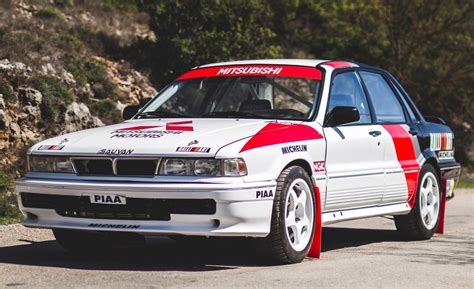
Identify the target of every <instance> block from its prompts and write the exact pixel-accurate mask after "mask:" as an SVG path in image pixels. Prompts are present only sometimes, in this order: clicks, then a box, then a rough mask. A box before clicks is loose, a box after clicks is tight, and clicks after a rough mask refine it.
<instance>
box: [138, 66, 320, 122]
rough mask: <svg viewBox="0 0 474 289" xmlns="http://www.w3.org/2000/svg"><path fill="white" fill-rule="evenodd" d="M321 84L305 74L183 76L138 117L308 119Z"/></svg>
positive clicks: (148, 105)
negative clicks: (304, 76)
mask: <svg viewBox="0 0 474 289" xmlns="http://www.w3.org/2000/svg"><path fill="white" fill-rule="evenodd" d="M313 70H315V71H316V69H313ZM319 86H320V81H319V80H318V79H314V78H301V77H274V76H225V77H223V76H210V77H197V78H188V79H182V78H180V80H178V81H176V82H174V83H173V84H171V85H170V86H169V87H168V88H167V89H165V90H164V91H163V92H161V93H160V94H159V95H157V96H156V97H155V98H154V99H153V100H152V101H150V102H149V103H148V104H147V106H146V107H145V108H144V109H143V110H142V111H141V113H140V114H139V115H138V116H137V118H160V117H171V118H173V117H186V118H188V117H189V118H210V117H219V118H227V117H228V118H254V119H255V118H257V119H259V118H263V119H288V120H307V119H309V117H310V116H311V112H312V109H313V106H314V104H315V98H316V96H317V95H318V93H317V92H318V90H319Z"/></svg>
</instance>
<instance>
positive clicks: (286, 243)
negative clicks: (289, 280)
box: [261, 166, 315, 264]
mask: <svg viewBox="0 0 474 289" xmlns="http://www.w3.org/2000/svg"><path fill="white" fill-rule="evenodd" d="M314 216H315V202H314V192H313V189H312V186H311V180H310V178H309V176H308V174H307V173H306V171H305V170H304V169H303V168H301V167H299V166H293V167H289V168H287V169H285V170H284V171H283V172H282V173H281V174H280V176H279V178H278V180H277V189H276V192H275V198H274V200H273V212H272V221H271V231H270V234H269V235H268V236H267V237H266V238H264V239H262V240H261V242H262V246H263V249H264V250H265V253H266V254H267V256H268V257H269V258H270V259H272V260H274V261H275V262H277V263H283V264H289V263H298V262H301V261H302V260H303V259H304V258H305V257H306V255H307V254H308V251H309V249H310V246H311V242H312V241H313V232H314V219H315V218H314Z"/></svg>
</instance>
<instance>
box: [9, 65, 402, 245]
mask: <svg viewBox="0 0 474 289" xmlns="http://www.w3.org/2000/svg"><path fill="white" fill-rule="evenodd" d="M322 62H323V60H293V59H283V60H248V61H236V62H226V63H218V64H209V65H204V66H202V67H210V66H219V65H244V64H275V65H299V66H306V67H316V66H317V65H318V64H321V63H322ZM322 67H323V68H324V69H325V77H324V83H323V84H322V85H323V87H322V89H323V91H322V98H321V100H320V108H319V111H318V112H317V113H316V120H315V121H313V122H301V121H277V120H252V119H229V118H225V119H217V118H212V119H191V118H186V119H176V118H173V119H148V120H131V121H126V122H124V123H121V124H117V125H112V126H107V127H101V128H95V129H89V130H83V131H80V132H76V133H71V134H67V135H63V136H58V137H55V138H52V139H48V140H44V141H42V142H41V143H39V144H36V145H35V146H33V147H32V148H31V149H30V150H29V153H30V154H33V155H39V154H41V155H46V154H48V155H63V156H97V155H98V152H99V151H100V150H103V149H112V150H114V149H117V150H119V149H128V150H133V153H132V154H131V155H132V156H138V157H196V158H199V157H214V158H218V159H222V158H236V157H239V158H243V159H244V160H245V162H246V165H247V171H248V175H246V176H244V177H236V178H230V177H222V178H220V177H217V178H203V177H169V176H156V177H153V178H147V179H144V178H136V177H97V176H94V177H84V176H77V175H65V174H48V173H30V174H28V175H27V178H25V179H21V180H19V181H18V182H17V187H16V190H17V192H32V193H41V194H60V195H92V194H111V195H116V194H118V193H120V195H121V196H122V195H123V196H125V197H127V196H128V197H132V196H133V197H140V198H213V199H214V200H216V202H217V212H216V214H215V215H212V216H207V215H172V219H171V221H156V222H155V221H123V220H97V219H85V218H67V217H61V216H58V215H57V214H56V213H55V212H54V211H53V210H45V209H32V208H24V207H23V206H22V204H21V201H20V202H19V203H20V209H21V210H22V212H23V213H24V214H25V215H26V213H32V214H35V215H37V216H38V219H32V218H26V219H25V220H24V224H25V225H26V226H31V227H43V228H72V229H82V230H91V229H93V230H108V231H110V230H116V231H127V230H129V231H133V232H138V233H142V234H184V235H204V236H252V237H263V236H266V235H267V234H268V233H269V231H270V220H271V214H272V203H273V197H271V198H265V199H258V198H256V191H257V190H273V192H275V189H276V179H277V178H278V176H279V174H280V173H281V172H282V171H283V169H284V168H285V167H286V166H288V164H290V163H291V162H293V161H295V160H297V161H300V162H301V161H302V162H304V163H306V164H307V165H308V166H309V167H310V168H311V169H312V170H313V173H312V175H311V178H312V180H313V183H314V184H315V185H317V186H318V188H319V190H320V192H321V201H322V204H323V205H324V207H323V223H326V224H327V223H333V222H338V221H344V220H349V219H355V218H364V217H372V216H379V215H393V214H403V213H407V212H408V211H409V210H410V208H409V207H408V205H407V203H406V202H407V200H406V195H407V192H406V183H404V182H405V179H404V177H403V170H402V169H401V167H400V164H399V163H398V161H397V156H396V153H395V151H394V149H395V148H394V145H393V141H392V140H391V138H390V136H389V135H388V132H387V131H385V130H383V129H382V128H381V127H380V126H378V125H367V126H341V127H339V128H337V129H333V128H324V129H323V127H322V125H321V124H322V123H323V121H324V117H325V114H326V106H327V102H328V95H329V87H330V79H331V73H332V72H333V70H334V69H333V68H332V67H330V66H327V65H322ZM180 121H186V122H188V124H187V125H184V126H192V131H191V130H182V131H179V132H176V131H173V130H171V131H170V130H167V129H166V125H167V124H170V123H174V122H180ZM269 122H278V123H284V124H289V123H291V124H301V125H305V126H310V127H312V128H313V129H315V130H316V131H317V132H319V133H320V134H322V135H323V136H324V138H321V139H314V140H306V141H297V142H292V143H283V144H274V145H268V146H263V147H259V148H255V149H251V150H247V151H244V152H241V149H242V147H243V146H244V145H245V144H246V142H247V141H248V140H249V139H250V138H251V137H252V136H254V135H255V134H256V133H257V132H258V131H260V130H261V129H262V128H263V127H265V126H266V125H267V124H268V123H269ZM135 126H142V127H143V126H145V127H149V126H153V128H143V129H141V130H140V131H138V132H126V133H123V131H122V134H127V133H132V134H133V133H137V134H140V135H147V134H154V135H162V136H160V137H153V138H144V137H139V138H123V137H112V136H113V135H114V132H115V131H117V130H120V129H122V130H123V129H125V128H130V127H135ZM374 129H375V130H379V131H381V132H382V135H380V136H379V137H377V138H374V137H372V136H370V135H369V134H368V133H369V132H370V130H374ZM150 131H151V132H150ZM196 140H197V141H198V144H196V146H199V147H208V148H210V150H209V152H206V153H193V152H177V148H178V147H183V146H188V144H189V143H192V142H193V141H196ZM42 145H64V148H63V149H61V150H57V151H48V150H41V151H40V150H38V148H40V147H41V146H42ZM290 145H306V146H307V148H308V149H307V151H299V152H294V153H288V154H282V147H284V146H290ZM314 162H326V170H319V171H314V168H313V164H314ZM117 180H120V181H123V182H120V183H119V182H116V181H117ZM382 200H385V201H387V202H388V203H390V204H389V205H383V203H382ZM214 220H219V221H220V225H219V226H218V227H215V225H214V224H215V223H214ZM90 223H103V224H126V225H134V224H139V225H140V228H139V229H117V228H107V229H102V228H96V227H94V228H90V227H88V225H89V224H90Z"/></svg>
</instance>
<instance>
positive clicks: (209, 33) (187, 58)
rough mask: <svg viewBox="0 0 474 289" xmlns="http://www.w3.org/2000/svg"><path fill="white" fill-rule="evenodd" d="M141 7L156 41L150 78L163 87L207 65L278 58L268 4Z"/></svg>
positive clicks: (213, 1)
mask: <svg viewBox="0 0 474 289" xmlns="http://www.w3.org/2000/svg"><path fill="white" fill-rule="evenodd" d="M141 7H142V9H143V10H144V11H146V12H147V13H148V15H149V16H150V27H151V29H152V30H153V31H154V33H155V35H156V38H157V41H156V43H155V44H154V63H155V64H154V69H153V74H152V75H153V78H154V80H156V81H157V82H158V83H159V84H164V83H166V82H168V81H170V80H172V79H174V78H175V77H176V76H177V75H179V74H180V73H182V72H184V71H186V70H188V69H190V68H192V67H194V66H197V65H201V64H205V63H209V62H218V61H228V60H233V59H249V58H274V57H279V56H280V46H279V45H278V44H277V41H278V40H277V39H276V34H275V32H274V31H273V30H272V28H271V24H272V19H273V18H272V16H273V14H272V10H271V7H270V5H269V4H268V3H267V2H266V1H260V0H248V1H243V0H234V1H220V0H209V1H159V0H155V1H142V2H141Z"/></svg>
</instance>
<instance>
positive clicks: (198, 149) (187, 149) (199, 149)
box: [176, 147, 211, 153]
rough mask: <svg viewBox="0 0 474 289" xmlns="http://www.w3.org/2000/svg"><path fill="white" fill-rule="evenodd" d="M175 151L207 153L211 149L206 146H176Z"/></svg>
mask: <svg viewBox="0 0 474 289" xmlns="http://www.w3.org/2000/svg"><path fill="white" fill-rule="evenodd" d="M176 151H177V152H182V153H208V152H210V151H211V148H208V147H178V148H177V149H176Z"/></svg>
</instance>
